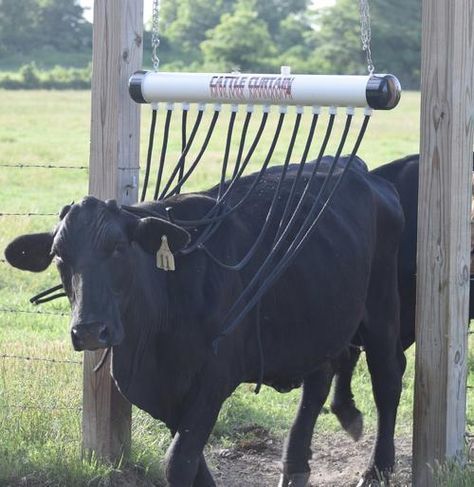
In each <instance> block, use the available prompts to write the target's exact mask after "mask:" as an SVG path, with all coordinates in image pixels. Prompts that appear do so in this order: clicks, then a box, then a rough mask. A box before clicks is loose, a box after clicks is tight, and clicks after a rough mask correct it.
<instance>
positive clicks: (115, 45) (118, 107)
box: [82, 0, 143, 461]
mask: <svg viewBox="0 0 474 487" xmlns="http://www.w3.org/2000/svg"><path fill="white" fill-rule="evenodd" d="M142 36H143V0H95V2H94V34H93V62H92V68H93V72H92V121H91V149H90V176H89V193H90V194H91V195H94V196H97V197H98V198H101V199H107V198H115V199H117V201H118V202H120V203H128V204H130V203H134V202H136V201H137V194H138V193H137V184H138V161H139V139H140V121H139V117H140V112H139V110H140V107H139V105H138V104H137V103H134V102H133V101H132V100H131V99H130V97H129V95H128V90H127V83H128V78H129V76H130V75H131V74H132V73H133V72H134V71H136V70H137V69H140V67H141V63H142ZM101 355H102V352H86V353H85V356H84V388H83V394H84V398H83V416H82V419H83V425H82V433H83V448H84V450H85V451H86V452H94V454H95V455H96V456H97V457H99V458H100V459H104V460H109V461H116V460H118V459H120V457H121V456H122V455H123V454H126V453H127V451H128V450H129V448H130V435H131V407H130V404H129V403H128V402H127V401H126V400H125V399H124V398H123V397H122V396H121V395H120V393H119V392H118V390H117V389H116V387H115V384H114V382H113V380H112V377H111V375H110V357H109V359H108V360H107V362H106V363H105V364H104V366H103V367H102V368H101V369H100V370H99V372H97V373H95V372H93V368H94V366H95V365H96V364H97V363H98V361H99V360H100V357H101Z"/></svg>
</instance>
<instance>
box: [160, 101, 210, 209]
mask: <svg viewBox="0 0 474 487" xmlns="http://www.w3.org/2000/svg"><path fill="white" fill-rule="evenodd" d="M203 114H204V107H203V106H202V107H200V108H199V109H198V113H197V115H196V120H195V121H194V125H193V128H192V130H191V135H190V136H189V139H188V141H187V143H186V147H185V148H184V150H183V152H182V153H181V155H180V156H179V159H178V162H177V163H176V166H175V167H174V169H173V172H172V173H171V176H170V177H169V179H168V181H167V183H166V185H165V188H164V189H163V191H162V193H161V195H160V197H159V199H160V200H161V199H163V195H164V194H165V193H166V192H167V191H168V189H169V188H170V186H171V185H172V184H173V181H174V179H175V177H176V175H177V174H178V172H179V170H180V167H181V165H182V164H184V160H185V158H186V155H187V154H188V152H189V151H190V149H191V146H192V145H193V142H194V139H195V137H196V134H197V131H198V129H199V126H200V125H201V121H202V117H203Z"/></svg>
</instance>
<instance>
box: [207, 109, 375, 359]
mask: <svg viewBox="0 0 474 487" xmlns="http://www.w3.org/2000/svg"><path fill="white" fill-rule="evenodd" d="M369 119H370V115H366V116H365V117H364V121H363V123H362V126H361V129H360V132H359V135H358V137H357V140H356V143H355V145H354V148H353V150H352V152H351V154H350V157H349V160H348V161H347V163H346V166H345V167H344V169H343V170H342V171H341V174H340V176H339V177H338V180H337V181H336V183H335V184H334V186H333V188H332V190H331V192H330V193H329V196H328V198H327V199H326V201H325V202H324V204H323V205H322V207H321V208H320V210H319V212H317V215H316V217H314V218H307V219H306V220H308V221H309V223H310V224H309V226H307V225H306V223H307V221H306V220H305V224H304V227H305V228H303V226H302V228H301V229H300V231H299V232H298V235H297V236H296V238H295V240H294V241H293V242H292V244H291V245H290V247H289V248H288V250H287V252H286V254H285V256H284V257H283V259H282V260H281V261H280V262H279V263H278V265H277V266H276V267H274V269H273V271H272V272H271V273H270V275H269V276H267V277H266V278H265V282H264V283H263V285H262V286H260V288H258V289H256V290H254V292H253V294H252V296H251V297H250V299H249V301H248V302H247V304H246V305H245V307H244V308H243V309H242V310H241V311H240V313H239V314H238V316H237V317H236V318H235V319H234V320H232V321H231V322H230V324H229V325H227V326H224V330H223V331H222V332H221V333H220V334H219V335H218V337H217V338H216V339H215V340H214V342H213V347H214V350H215V351H216V350H217V347H218V344H219V341H220V339H222V338H223V337H225V336H227V335H228V334H229V333H231V332H232V331H233V330H234V329H235V327H236V326H238V324H239V323H240V322H241V320H242V318H243V317H244V316H245V315H246V314H247V313H248V312H249V311H250V310H251V309H252V308H253V307H254V306H255V305H256V304H257V303H258V301H259V300H260V299H261V297H262V296H263V295H264V294H265V293H266V291H267V290H268V289H269V287H271V286H272V285H273V284H274V283H275V281H276V280H277V279H278V278H279V277H280V276H281V275H282V273H283V272H284V271H285V270H286V269H287V268H288V266H289V265H290V264H291V262H292V261H293V260H294V259H295V257H297V255H298V253H299V252H300V251H301V249H302V248H303V245H304V244H305V242H306V241H307V239H308V238H309V237H310V235H311V233H312V232H313V230H314V228H315V226H316V225H317V224H318V222H319V220H320V218H321V216H322V215H323V214H324V210H325V209H326V208H327V206H328V205H329V204H330V202H331V200H332V198H333V196H334V194H335V192H336V190H337V188H338V187H339V185H340V184H341V182H342V180H343V178H344V176H345V174H346V173H347V171H348V169H349V167H350V166H351V165H352V162H353V160H354V158H355V156H356V154H357V151H358V149H359V146H360V144H361V142H362V139H363V137H364V134H365V131H366V129H367V125H368V122H369ZM336 164H337V162H336ZM333 165H334V164H333ZM313 206H314V205H313ZM311 213H312V212H311ZM309 216H310V215H308V217H309ZM311 216H313V215H311ZM282 238H284V237H283V236H282V237H280V239H279V241H278V243H277V245H278V244H279V243H280V242H281V241H282ZM273 255H274V254H273ZM269 257H270V256H269ZM269 262H270V259H269V258H267V259H266V262H265V264H267V265H265V267H268V263H269ZM264 270H266V269H263V266H262V267H261V268H260V270H259V272H258V273H257V275H256V276H255V277H254V279H252V281H255V280H256V279H255V278H257V276H258V274H261V273H262V272H263V271H264ZM258 277H260V276H258ZM248 289H250V285H249V286H248V287H247V288H246V290H245V291H244V292H243V293H242V294H241V296H243V294H244V293H246V294H248V292H246V291H247V290H248ZM238 301H241V299H240V297H239V299H238ZM236 304H237V302H236V303H234V305H233V306H232V309H234V308H235V307H236ZM232 309H231V311H232ZM229 314H230V313H229ZM226 321H227V320H226Z"/></svg>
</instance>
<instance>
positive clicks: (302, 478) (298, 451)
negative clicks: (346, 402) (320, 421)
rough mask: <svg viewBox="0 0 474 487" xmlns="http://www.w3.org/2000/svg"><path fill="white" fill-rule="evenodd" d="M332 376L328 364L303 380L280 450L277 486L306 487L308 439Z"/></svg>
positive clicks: (309, 455) (327, 392)
mask: <svg viewBox="0 0 474 487" xmlns="http://www.w3.org/2000/svg"><path fill="white" fill-rule="evenodd" d="M333 375H334V371H333V367H332V365H331V364H329V363H328V364H327V365H325V366H323V367H321V368H320V369H318V370H317V371H316V372H313V373H312V374H311V375H309V376H308V377H306V378H305V379H304V381H303V392H302V395H301V401H300V404H299V407H298V413H297V415H296V419H295V421H294V423H293V425H292V427H291V430H290V433H289V435H288V438H287V440H286V442H285V446H284V449H283V457H282V474H281V476H280V483H279V484H278V485H279V487H306V485H307V484H308V479H309V473H310V468H309V463H308V461H309V459H310V458H311V438H312V436H313V430H314V425H315V423H316V419H317V417H318V415H319V413H320V411H321V408H322V407H323V404H324V402H325V401H326V398H327V397H328V394H329V388H330V386H331V380H332V377H333Z"/></svg>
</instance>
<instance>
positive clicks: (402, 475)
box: [208, 433, 411, 487]
mask: <svg viewBox="0 0 474 487" xmlns="http://www.w3.org/2000/svg"><path fill="white" fill-rule="evenodd" d="M373 441H374V438H373V436H371V435H368V436H365V437H364V438H363V439H361V440H360V441H359V442H358V443H354V442H353V441H352V440H351V439H350V438H348V437H347V436H346V435H344V434H343V433H337V434H331V435H327V436H326V435H318V436H316V438H315V439H314V441H313V459H312V461H311V472H312V473H311V479H310V485H311V487H350V486H355V485H356V484H357V482H358V480H359V477H360V475H361V474H362V473H363V472H364V469H365V467H366V465H367V462H368V461H369V458H370V454H371V451H372V445H373ZM396 449H397V465H396V472H395V476H394V478H393V482H392V483H391V485H392V487H405V486H409V485H411V483H410V472H411V467H410V462H411V439H410V438H407V437H405V438H397V440H396ZM209 453H210V454H209V455H208V456H209V460H210V462H209V463H210V464H211V466H212V471H213V473H214V476H215V479H216V482H217V484H218V486H219V487H243V486H245V487H247V486H249V487H250V486H251V487H276V486H277V485H278V478H279V460H280V454H281V445H280V444H276V443H275V442H273V441H272V440H271V439H268V438H265V437H262V438H261V439H260V441H258V439H257V440H256V441H255V442H253V444H246V445H240V446H238V447H236V448H235V449H227V450H211V451H210V452H209Z"/></svg>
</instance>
